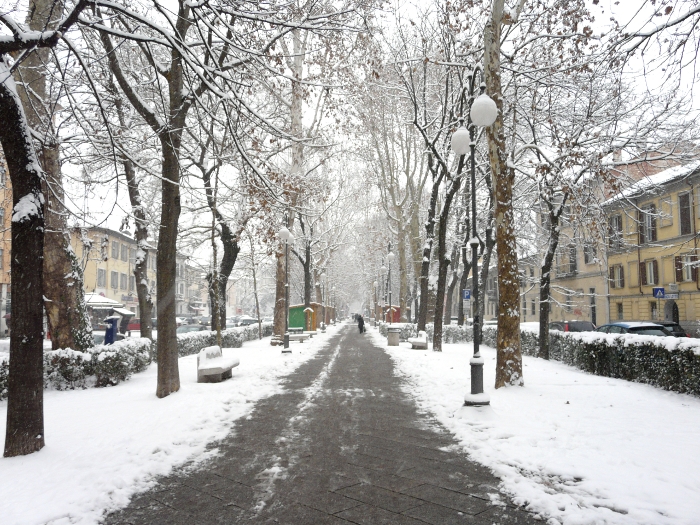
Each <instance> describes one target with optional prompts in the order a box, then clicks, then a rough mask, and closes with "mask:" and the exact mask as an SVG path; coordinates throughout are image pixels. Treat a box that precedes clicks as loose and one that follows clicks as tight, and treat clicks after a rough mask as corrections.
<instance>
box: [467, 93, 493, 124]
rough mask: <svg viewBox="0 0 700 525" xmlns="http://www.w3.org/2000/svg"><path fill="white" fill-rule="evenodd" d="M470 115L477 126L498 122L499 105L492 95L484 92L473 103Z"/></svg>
mask: <svg viewBox="0 0 700 525" xmlns="http://www.w3.org/2000/svg"><path fill="white" fill-rule="evenodd" d="M469 116H470V117H471V119H472V122H473V123H474V124H476V125H477V126H483V127H487V126H490V125H491V124H493V123H494V122H496V118H497V117H498V107H497V106H496V103H495V102H494V100H493V99H492V98H491V97H489V96H488V95H487V94H486V93H482V94H481V95H479V96H478V97H476V100H474V102H473V103H472V108H471V110H469Z"/></svg>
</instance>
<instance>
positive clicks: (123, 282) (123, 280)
mask: <svg viewBox="0 0 700 525" xmlns="http://www.w3.org/2000/svg"><path fill="white" fill-rule="evenodd" d="M126 283H127V275H126V274H125V273H120V274H119V288H121V289H122V290H126Z"/></svg>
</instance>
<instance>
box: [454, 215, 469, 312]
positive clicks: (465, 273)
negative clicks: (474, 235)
mask: <svg viewBox="0 0 700 525" xmlns="http://www.w3.org/2000/svg"><path fill="white" fill-rule="evenodd" d="M470 225H471V221H470V220H469V214H467V219H466V220H465V221H464V228H465V229H464V231H465V234H464V242H463V243H462V245H461V246H460V247H459V252H460V254H459V256H460V258H461V259H462V266H463V269H462V276H461V277H460V279H459V291H460V294H461V293H462V290H466V289H467V283H468V280H469V272H471V269H472V264H471V261H470V260H469V254H468V253H467V247H468V244H467V243H468V242H469V239H470V233H471V228H470ZM468 316H469V312H465V311H464V301H462V298H461V295H460V301H459V305H458V306H457V324H458V325H459V326H464V320H465V318H467V317H468Z"/></svg>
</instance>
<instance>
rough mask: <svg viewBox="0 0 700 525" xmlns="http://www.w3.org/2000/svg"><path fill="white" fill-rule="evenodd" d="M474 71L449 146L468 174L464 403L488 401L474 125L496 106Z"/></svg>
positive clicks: (491, 117)
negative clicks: (470, 344) (470, 348)
mask: <svg viewBox="0 0 700 525" xmlns="http://www.w3.org/2000/svg"><path fill="white" fill-rule="evenodd" d="M477 75H479V76H482V78H483V72H482V70H481V67H479V66H477V67H475V68H474V70H473V71H472V72H471V75H470V78H469V106H470V108H469V121H468V123H467V127H468V129H467V128H465V127H464V121H462V122H461V125H460V127H459V128H458V129H457V131H455V132H454V134H453V135H452V140H451V143H452V150H453V151H454V152H455V155H457V156H459V157H461V156H462V155H466V154H467V152H469V162H470V175H471V207H472V220H471V222H472V233H471V239H469V242H468V244H469V245H470V246H471V248H472V294H473V296H474V323H473V325H472V327H473V331H474V355H473V357H472V358H471V359H470V360H469V364H470V366H471V393H469V394H466V395H465V396H464V404H465V405H467V406H479V405H488V404H489V398H488V396H487V395H486V394H484V358H483V357H481V354H480V353H479V344H480V343H481V330H480V329H479V279H478V277H477V265H478V262H479V252H478V250H479V238H478V237H477V233H476V165H475V151H476V126H480V127H488V126H491V125H492V124H493V123H494V122H496V118H497V117H498V107H497V106H496V103H495V102H494V101H493V99H491V98H490V97H489V96H488V95H487V94H486V93H484V91H485V90H486V84H484V83H483V82H482V83H481V85H480V86H479V87H480V89H481V94H480V95H479V96H478V97H476V98H475V97H474V88H475V86H476V78H477Z"/></svg>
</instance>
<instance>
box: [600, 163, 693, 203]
mask: <svg viewBox="0 0 700 525" xmlns="http://www.w3.org/2000/svg"><path fill="white" fill-rule="evenodd" d="M698 171H700V160H696V161H693V162H689V163H688V164H684V165H682V166H674V167H673V168H668V169H667V170H664V171H660V172H659V173H656V174H654V175H649V176H647V177H644V178H642V179H640V180H639V181H637V182H635V183H634V184H632V185H631V186H628V187H627V188H625V189H624V190H622V191H621V192H620V193H618V194H617V195H615V196H614V197H612V198H610V199H608V200H607V201H606V202H605V204H612V203H614V202H616V201H618V200H621V199H625V198H632V197H638V196H640V195H644V194H645V193H648V194H658V193H662V192H663V190H662V189H661V187H662V186H664V185H666V184H669V183H671V182H675V181H677V180H682V179H685V178H686V177H690V176H691V175H693V174H695V173H696V172H698Z"/></svg>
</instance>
